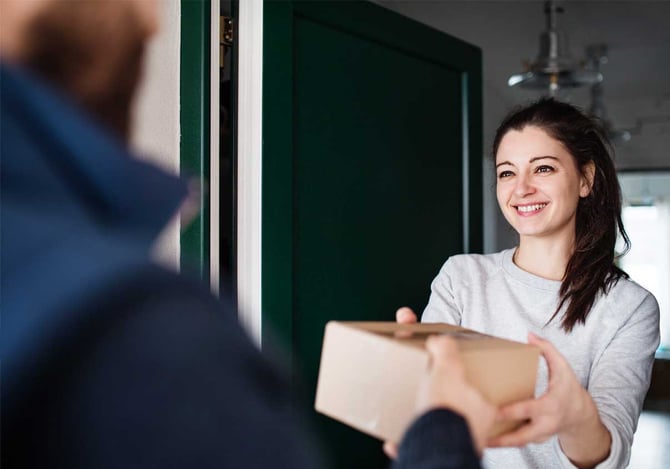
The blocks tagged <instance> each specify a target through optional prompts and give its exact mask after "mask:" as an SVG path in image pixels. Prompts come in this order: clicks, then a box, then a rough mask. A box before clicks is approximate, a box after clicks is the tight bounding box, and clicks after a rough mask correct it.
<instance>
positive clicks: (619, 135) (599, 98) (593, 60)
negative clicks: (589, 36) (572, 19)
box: [586, 44, 631, 144]
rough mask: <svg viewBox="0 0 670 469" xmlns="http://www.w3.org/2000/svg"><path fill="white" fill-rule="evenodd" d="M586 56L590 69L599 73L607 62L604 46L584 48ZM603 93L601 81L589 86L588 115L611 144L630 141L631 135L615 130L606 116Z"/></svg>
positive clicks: (605, 47)
mask: <svg viewBox="0 0 670 469" xmlns="http://www.w3.org/2000/svg"><path fill="white" fill-rule="evenodd" d="M586 56H587V57H588V59H589V66H590V68H591V69H592V70H593V71H595V72H597V73H600V66H601V65H603V64H606V63H607V60H608V58H607V46H606V45H605V44H595V45H592V46H589V47H587V48H586ZM603 91H604V90H603V82H602V81H599V82H597V83H594V84H592V85H591V106H590V107H589V113H590V114H591V115H592V116H594V117H596V118H597V119H599V120H600V122H601V123H602V125H603V127H604V129H605V132H607V136H608V138H609V139H610V141H611V142H612V143H615V144H616V143H622V142H628V141H629V140H630V139H631V133H630V132H629V131H628V130H624V129H615V128H614V125H613V124H612V121H611V120H610V119H609V117H608V116H607V110H606V108H605V102H604V99H603Z"/></svg>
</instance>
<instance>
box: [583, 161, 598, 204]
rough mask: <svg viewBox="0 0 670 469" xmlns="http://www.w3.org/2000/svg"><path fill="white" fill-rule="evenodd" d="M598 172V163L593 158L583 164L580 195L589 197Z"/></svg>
mask: <svg viewBox="0 0 670 469" xmlns="http://www.w3.org/2000/svg"><path fill="white" fill-rule="evenodd" d="M595 174H596V164H595V163H594V162H593V160H591V161H589V162H588V163H586V164H585V165H584V166H582V177H581V181H580V183H579V196H580V197H582V198H584V197H588V195H589V194H590V193H591V189H592V188H593V178H594V177H595Z"/></svg>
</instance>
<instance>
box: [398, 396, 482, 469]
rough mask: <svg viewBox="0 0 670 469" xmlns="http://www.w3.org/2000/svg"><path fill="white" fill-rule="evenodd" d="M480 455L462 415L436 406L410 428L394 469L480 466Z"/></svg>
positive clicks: (470, 467)
mask: <svg viewBox="0 0 670 469" xmlns="http://www.w3.org/2000/svg"><path fill="white" fill-rule="evenodd" d="M480 467H481V466H480V464H479V457H478V456H477V454H476V451H475V448H474V446H473V444H472V440H471V438H470V432H469V430H468V426H467V424H466V422H465V420H464V419H463V417H461V416H460V415H458V414H456V413H454V412H452V411H450V410H447V409H435V410H431V411H429V412H427V413H426V414H424V415H422V416H421V417H419V419H417V420H416V421H415V422H414V423H413V424H412V426H411V427H410V428H409V430H407V433H406V434H405V436H404V438H403V440H402V442H401V443H400V448H399V449H398V458H397V459H396V461H395V462H394V463H393V466H392V468H393V469H410V468H411V469H466V468H467V469H479V468H480Z"/></svg>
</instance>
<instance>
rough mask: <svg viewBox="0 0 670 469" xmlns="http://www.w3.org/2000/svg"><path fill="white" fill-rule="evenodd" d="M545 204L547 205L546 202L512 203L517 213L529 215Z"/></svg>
mask: <svg viewBox="0 0 670 469" xmlns="http://www.w3.org/2000/svg"><path fill="white" fill-rule="evenodd" d="M547 205H549V204H548V203H547V202H539V203H535V204H523V205H514V206H513V207H514V208H515V209H516V211H517V213H518V214H519V215H521V216H529V215H534V214H536V213H538V212H540V211H541V210H542V209H543V208H544V207H546V206H547Z"/></svg>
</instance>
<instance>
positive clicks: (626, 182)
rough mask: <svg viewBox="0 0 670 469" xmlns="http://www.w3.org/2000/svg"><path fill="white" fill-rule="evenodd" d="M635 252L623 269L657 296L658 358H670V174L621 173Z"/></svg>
mask: <svg viewBox="0 0 670 469" xmlns="http://www.w3.org/2000/svg"><path fill="white" fill-rule="evenodd" d="M619 181H620V183H621V189H622V191H623V199H624V200H623V201H624V207H623V222H624V226H625V227H626V231H627V232H628V236H629V237H630V240H631V244H632V246H631V250H630V251H629V252H628V254H626V255H625V256H624V257H622V258H621V259H620V261H619V265H620V266H621V268H622V269H623V270H625V271H626V272H627V273H628V274H629V275H630V277H631V279H632V280H634V281H636V282H637V283H639V284H640V285H642V286H643V287H644V288H646V289H647V290H649V291H650V292H651V293H653V294H654V296H655V297H656V300H657V301H658V304H659V307H660V310H661V344H660V346H659V348H658V351H657V354H656V355H657V356H664V357H670V172H668V173H620V174H619Z"/></svg>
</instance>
